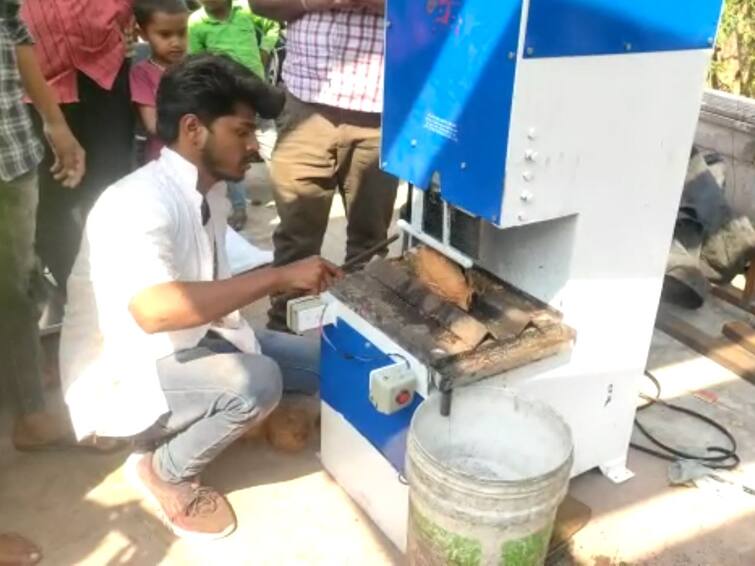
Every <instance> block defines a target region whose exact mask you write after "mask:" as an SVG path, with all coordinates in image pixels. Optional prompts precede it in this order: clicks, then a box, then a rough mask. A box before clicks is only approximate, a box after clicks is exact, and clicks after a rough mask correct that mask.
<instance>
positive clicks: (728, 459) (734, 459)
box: [630, 371, 740, 470]
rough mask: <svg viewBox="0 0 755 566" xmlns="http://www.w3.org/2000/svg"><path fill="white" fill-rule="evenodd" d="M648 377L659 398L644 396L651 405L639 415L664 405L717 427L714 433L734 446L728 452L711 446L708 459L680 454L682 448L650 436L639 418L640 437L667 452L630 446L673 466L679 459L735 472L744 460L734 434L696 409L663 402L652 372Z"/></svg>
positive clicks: (707, 450)
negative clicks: (716, 432)
mask: <svg viewBox="0 0 755 566" xmlns="http://www.w3.org/2000/svg"><path fill="white" fill-rule="evenodd" d="M645 375H646V376H647V377H648V379H650V381H651V382H652V383H653V385H654V386H655V389H656V396H655V397H650V396H649V395H644V394H640V397H641V398H642V399H644V400H645V401H647V403H646V404H645V405H642V406H641V407H639V408H638V409H637V412H638V413H640V412H641V411H644V410H645V409H648V408H649V407H652V406H653V405H660V406H661V407H665V408H667V409H670V410H672V411H676V412H678V413H683V414H685V415H688V416H690V417H694V418H696V419H698V420H700V421H702V422H704V423H706V424H707V425H709V426H711V427H713V428H714V429H716V430H717V431H719V432H720V433H721V434H723V435H724V436H725V437H726V439H727V440H728V442H729V444H730V448H725V447H722V446H707V447H705V450H706V452H707V453H708V455H707V456H704V455H700V454H691V453H689V452H685V451H683V450H679V449H678V448H674V447H672V446H669V445H668V444H666V443H664V442H661V441H660V440H658V439H657V438H656V437H655V436H653V435H652V434H650V432H649V431H648V430H647V428H645V427H644V426H643V425H642V423H641V422H640V421H639V419H638V418H637V417H635V419H634V424H635V426H636V427H637V430H639V431H640V433H642V435H643V436H644V437H645V438H647V439H648V440H649V441H650V442H651V443H653V444H654V445H655V446H656V447H658V448H660V449H661V450H663V452H661V451H660V450H656V449H654V448H649V447H647V446H642V445H641V444H636V443H634V442H632V443H630V446H631V447H632V448H635V449H636V450H639V451H641V452H645V453H646V454H650V455H651V456H655V457H656V458H661V459H663V460H668V461H669V462H673V461H675V460H678V459H683V460H696V461H698V462H701V463H703V464H705V465H706V466H707V467H708V468H712V469H718V470H733V469H734V468H736V467H737V466H739V463H740V458H739V456H738V455H737V440H736V438H734V435H733V434H731V432H729V431H728V430H727V429H726V428H725V427H724V426H723V425H721V424H719V423H717V422H716V421H714V420H713V419H711V418H709V417H706V416H705V415H703V414H701V413H698V412H697V411H693V410H692V409H687V408H686V407H681V406H679V405H674V404H673V403H669V402H667V401H663V400H662V399H661V398H660V397H661V384H660V383H659V382H658V380H657V379H656V378H655V377H654V376H653V375H652V374H651V373H650V372H649V371H645Z"/></svg>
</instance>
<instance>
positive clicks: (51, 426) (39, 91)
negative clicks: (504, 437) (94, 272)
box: [0, 0, 84, 564]
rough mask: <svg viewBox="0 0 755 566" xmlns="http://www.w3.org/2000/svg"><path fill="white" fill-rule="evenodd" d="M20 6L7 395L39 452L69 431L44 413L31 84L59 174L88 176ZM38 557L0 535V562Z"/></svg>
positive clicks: (11, 98)
mask: <svg viewBox="0 0 755 566" xmlns="http://www.w3.org/2000/svg"><path fill="white" fill-rule="evenodd" d="M18 10H19V4H18V0H15V1H14V0H0V399H3V400H4V401H5V400H10V403H11V409H12V410H13V411H14V413H15V415H16V420H15V426H14V430H13V443H14V445H15V447H16V448H18V449H25V450H33V449H41V448H44V447H46V446H49V445H50V444H53V443H57V442H58V441H60V438H61V436H62V434H63V433H64V432H65V430H64V429H63V428H62V427H59V426H56V425H57V423H55V422H54V421H51V419H50V417H49V416H48V415H47V413H45V411H44V396H43V392H42V385H41V384H42V380H41V368H40V356H39V353H40V352H39V337H38V331H37V318H38V312H37V308H36V304H35V303H34V300H33V298H32V294H31V292H30V282H31V274H32V272H33V265H34V229H35V211H36V207H37V174H36V168H37V164H38V163H39V162H40V161H41V159H42V156H43V155H44V148H43V146H42V144H41V143H40V141H39V140H38V139H37V138H36V136H35V135H34V130H33V128H32V123H31V119H30V117H29V114H28V112H27V109H26V105H25V104H24V102H23V100H22V99H23V94H24V89H26V93H27V94H28V95H29V98H30V99H31V100H32V102H33V103H34V105H35V106H36V108H37V110H38V111H39V113H40V115H41V116H42V117H43V119H44V122H45V133H46V135H47V138H48V140H49V141H50V144H51V145H52V147H53V148H54V151H55V154H56V157H57V159H56V160H55V164H54V166H53V169H52V173H53V174H54V175H55V176H56V178H58V179H59V180H60V181H61V182H62V183H63V184H64V185H65V186H66V187H69V188H70V187H74V186H76V185H77V184H78V183H79V181H80V180H81V177H82V175H83V174H84V152H83V150H82V149H81V146H80V145H79V144H78V142H77V141H76V139H74V137H73V135H72V134H71V131H70V130H69V128H68V125H67V124H66V121H65V119H64V118H63V114H62V113H61V112H60V109H59V108H58V104H57V101H56V100H55V96H54V94H53V93H52V91H51V90H50V89H49V88H48V86H47V84H46V83H45V80H44V78H43V77H42V73H41V71H40V70H39V65H38V63H37V60H36V59H35V57H34V52H33V51H32V46H31V44H32V39H31V36H30V35H29V33H28V31H27V30H26V28H25V27H24V25H23V24H22V23H21V21H20V20H19V19H18ZM39 558H40V553H39V551H38V550H37V549H36V548H35V547H34V546H33V545H32V544H31V543H30V542H28V541H27V540H25V539H23V538H21V537H19V536H17V535H8V534H0V563H3V564H6V563H10V564H34V563H36V562H37V561H38V560H39Z"/></svg>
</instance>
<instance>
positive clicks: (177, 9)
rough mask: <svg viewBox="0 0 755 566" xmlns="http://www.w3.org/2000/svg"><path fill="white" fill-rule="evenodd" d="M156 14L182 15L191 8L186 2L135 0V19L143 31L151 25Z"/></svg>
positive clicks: (179, 0)
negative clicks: (150, 22)
mask: <svg viewBox="0 0 755 566" xmlns="http://www.w3.org/2000/svg"><path fill="white" fill-rule="evenodd" d="M155 12H165V13H166V14H182V13H184V12H186V13H188V12H189V8H188V7H187V6H186V2H184V0H134V18H135V19H136V23H137V24H139V27H141V28H142V29H144V26H146V25H147V24H148V23H149V21H150V20H151V19H152V15H153V14H154V13H155Z"/></svg>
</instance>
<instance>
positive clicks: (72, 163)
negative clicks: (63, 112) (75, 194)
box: [45, 120, 86, 189]
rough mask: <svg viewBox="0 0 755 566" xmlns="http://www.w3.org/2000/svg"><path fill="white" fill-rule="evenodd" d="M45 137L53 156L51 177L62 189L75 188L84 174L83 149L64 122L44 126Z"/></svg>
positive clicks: (84, 160)
mask: <svg viewBox="0 0 755 566" xmlns="http://www.w3.org/2000/svg"><path fill="white" fill-rule="evenodd" d="M45 135H46V136H47V141H48V142H49V143H50V147H52V151H53V153H54V154H55V163H53V165H52V167H51V168H50V171H51V172H52V176H53V177H54V178H55V180H56V181H58V182H59V183H60V184H62V185H63V186H64V187H67V188H69V189H73V188H74V187H77V186H78V185H79V183H80V182H81V179H82V177H83V176H84V173H85V172H86V156H85V153H84V149H83V148H82V147H81V145H79V142H78V141H76V138H75V137H74V136H73V134H72V133H71V130H70V129H69V128H68V124H66V123H65V121H64V120H60V121H57V122H55V123H53V124H49V125H48V124H46V125H45Z"/></svg>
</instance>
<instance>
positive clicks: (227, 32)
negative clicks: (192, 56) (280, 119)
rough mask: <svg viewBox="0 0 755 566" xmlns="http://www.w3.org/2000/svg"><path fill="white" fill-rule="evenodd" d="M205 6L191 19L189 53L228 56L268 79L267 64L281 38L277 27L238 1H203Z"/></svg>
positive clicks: (274, 23) (244, 3)
mask: <svg viewBox="0 0 755 566" xmlns="http://www.w3.org/2000/svg"><path fill="white" fill-rule="evenodd" d="M202 6H203V7H202V8H201V9H200V10H197V11H196V12H194V13H193V14H192V15H191V18H190V19H189V53H204V52H210V53H217V54H222V55H228V56H229V57H232V58H233V59H235V60H236V61H238V62H239V63H241V64H242V65H244V66H246V67H248V68H249V69H250V70H251V71H252V72H254V73H255V74H256V75H257V76H259V77H260V78H265V63H266V62H267V58H268V57H269V55H270V53H271V52H272V50H273V49H274V48H275V45H276V43H277V42H278V37H279V34H280V26H279V25H278V23H277V22H274V21H272V20H268V19H267V18H263V17H261V16H258V15H256V14H254V13H253V12H252V11H251V10H250V9H249V6H248V5H247V3H246V2H242V1H238V0H202Z"/></svg>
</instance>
